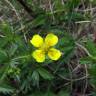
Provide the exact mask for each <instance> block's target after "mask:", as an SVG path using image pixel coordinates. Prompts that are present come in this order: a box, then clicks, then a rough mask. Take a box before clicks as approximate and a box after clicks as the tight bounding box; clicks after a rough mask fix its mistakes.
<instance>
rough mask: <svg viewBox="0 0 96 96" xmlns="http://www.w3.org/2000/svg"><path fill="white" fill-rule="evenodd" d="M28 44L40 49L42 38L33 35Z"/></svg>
mask: <svg viewBox="0 0 96 96" xmlns="http://www.w3.org/2000/svg"><path fill="white" fill-rule="evenodd" d="M30 42H31V44H32V45H33V46H35V47H40V46H42V44H43V38H42V37H41V36H40V35H38V34H36V35H34V36H33V37H32V39H31V40H30Z"/></svg>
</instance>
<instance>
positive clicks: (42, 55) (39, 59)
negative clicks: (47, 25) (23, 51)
mask: <svg viewBox="0 0 96 96" xmlns="http://www.w3.org/2000/svg"><path fill="white" fill-rule="evenodd" d="M32 56H33V58H34V59H36V61H37V62H44V61H45V53H44V52H43V51H42V50H35V51H34V52H33V53H32Z"/></svg>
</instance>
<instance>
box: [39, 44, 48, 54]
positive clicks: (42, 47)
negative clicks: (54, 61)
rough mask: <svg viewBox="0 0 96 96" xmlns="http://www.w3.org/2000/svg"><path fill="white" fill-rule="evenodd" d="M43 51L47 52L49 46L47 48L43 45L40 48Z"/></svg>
mask: <svg viewBox="0 0 96 96" xmlns="http://www.w3.org/2000/svg"><path fill="white" fill-rule="evenodd" d="M40 49H42V50H43V52H44V53H46V52H48V50H49V46H47V45H46V44H45V43H44V44H43V45H42V46H41V48H40Z"/></svg>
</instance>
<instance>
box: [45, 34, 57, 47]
mask: <svg viewBox="0 0 96 96" xmlns="http://www.w3.org/2000/svg"><path fill="white" fill-rule="evenodd" d="M57 42H58V37H57V36H56V35H54V34H52V33H50V34H48V35H47V36H46V38H45V43H46V45H47V46H49V47H50V46H54V45H56V44H57Z"/></svg>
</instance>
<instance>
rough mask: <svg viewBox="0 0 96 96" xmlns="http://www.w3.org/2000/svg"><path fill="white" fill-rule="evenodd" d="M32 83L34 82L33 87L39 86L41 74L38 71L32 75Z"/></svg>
mask: <svg viewBox="0 0 96 96" xmlns="http://www.w3.org/2000/svg"><path fill="white" fill-rule="evenodd" d="M31 78H32V81H33V85H37V86H38V85H39V73H38V72H37V71H33V73H32V77H31Z"/></svg>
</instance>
